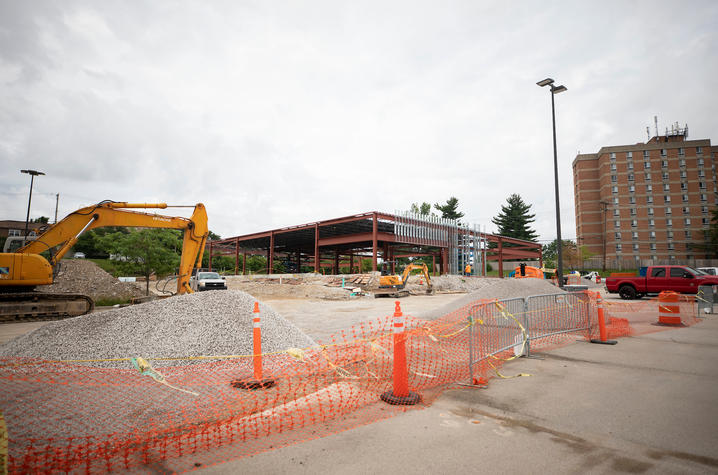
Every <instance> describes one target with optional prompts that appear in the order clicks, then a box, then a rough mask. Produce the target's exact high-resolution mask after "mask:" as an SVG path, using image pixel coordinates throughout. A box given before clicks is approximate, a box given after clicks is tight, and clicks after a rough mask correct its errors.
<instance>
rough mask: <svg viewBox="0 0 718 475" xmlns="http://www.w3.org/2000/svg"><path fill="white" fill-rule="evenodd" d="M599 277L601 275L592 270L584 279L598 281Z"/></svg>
mask: <svg viewBox="0 0 718 475" xmlns="http://www.w3.org/2000/svg"><path fill="white" fill-rule="evenodd" d="M598 275H599V274H598V272H596V271H595V270H592V271H591V272H589V273H587V274H586V275H584V276H583V278H584V279H588V280H596V276H598Z"/></svg>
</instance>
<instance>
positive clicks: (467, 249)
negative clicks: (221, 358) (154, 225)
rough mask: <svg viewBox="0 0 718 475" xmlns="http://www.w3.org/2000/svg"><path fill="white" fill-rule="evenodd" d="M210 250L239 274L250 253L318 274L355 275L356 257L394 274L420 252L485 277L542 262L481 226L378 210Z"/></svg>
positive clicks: (216, 244) (536, 247)
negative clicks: (490, 270)
mask: <svg viewBox="0 0 718 475" xmlns="http://www.w3.org/2000/svg"><path fill="white" fill-rule="evenodd" d="M207 252H208V253H209V258H210V267H211V263H212V258H213V256H215V255H225V256H234V258H235V269H234V272H235V274H238V273H239V272H240V268H241V273H242V274H245V273H246V259H247V255H254V254H262V255H266V257H267V273H270V274H271V273H272V269H273V267H274V259H275V257H278V256H284V257H286V258H288V259H290V260H291V262H293V263H294V264H295V265H296V268H297V271H299V270H300V269H301V267H302V265H305V266H307V265H308V266H310V267H314V271H315V272H320V270H321V269H322V267H331V269H332V273H335V274H336V273H338V272H339V269H340V266H341V264H342V263H344V265H348V266H349V267H350V270H349V271H350V273H352V272H353V271H354V268H355V267H357V266H356V265H355V259H358V260H359V266H358V267H359V271H358V272H361V260H362V259H371V261H372V270H374V271H376V270H377V263H378V259H379V257H381V259H382V260H383V261H387V262H391V263H392V269H391V270H392V272H394V271H395V269H394V263H393V261H394V260H395V259H396V258H399V257H420V256H424V257H428V256H431V257H432V262H433V264H434V266H433V269H434V272H435V273H436V269H437V264H438V265H439V267H440V268H441V274H449V273H450V274H460V273H461V271H462V270H463V266H464V265H465V263H467V262H468V263H471V264H472V265H473V266H474V269H475V274H478V275H485V274H486V272H485V269H486V267H485V263H486V262H487V261H498V271H499V277H503V271H504V269H503V261H504V260H505V259H510V260H517V259H518V260H522V259H538V260H539V263H540V264H539V265H540V266H542V254H541V245H540V244H538V243H535V242H531V241H524V240H521V239H514V238H509V237H505V236H498V235H494V234H487V233H483V232H481V231H480V228H478V227H477V226H473V227H469V226H467V225H465V224H462V223H459V222H457V221H455V220H450V219H444V218H439V217H437V216H426V215H419V214H415V213H394V214H392V213H383V212H379V211H370V212H367V213H361V214H355V215H353V216H345V217H342V218H335V219H329V220H324V221H316V222H312V223H307V224H301V225H298V226H288V227H284V228H279V229H272V230H269V231H263V232H258V233H252V234H245V235H241V236H234V237H230V238H226V239H220V240H214V241H208V242H207ZM240 254H242V256H243V258H242V261H241V262H242V265H241V266H240V259H239V256H240ZM327 260H328V261H329V262H326V261H327ZM322 261H324V263H322Z"/></svg>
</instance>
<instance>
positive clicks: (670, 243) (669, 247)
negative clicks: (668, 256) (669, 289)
mask: <svg viewBox="0 0 718 475" xmlns="http://www.w3.org/2000/svg"><path fill="white" fill-rule="evenodd" d="M674 249H675V246H674V245H673V243H672V242H669V243H668V250H669V251H672V250H674ZM672 269H675V267H673V268H672Z"/></svg>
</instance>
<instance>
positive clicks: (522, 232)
mask: <svg viewBox="0 0 718 475" xmlns="http://www.w3.org/2000/svg"><path fill="white" fill-rule="evenodd" d="M506 203H507V204H506V205H505V206H501V212H500V213H499V214H498V216H496V217H494V218H493V219H492V220H491V222H492V223H494V224H495V225H496V226H497V227H498V228H499V230H498V233H499V234H500V235H502V236H507V237H512V238H516V239H523V240H525V241H536V237H537V234H536V231H534V230H533V229H531V228H530V227H529V224H531V223H533V222H534V221H535V219H534V218H535V217H536V215H535V214H529V210H530V209H531V205H529V204H526V203H524V200H522V199H521V196H519V195H517V194H515V193H514V194H512V195H511V196H509V197H508V198H507V199H506Z"/></svg>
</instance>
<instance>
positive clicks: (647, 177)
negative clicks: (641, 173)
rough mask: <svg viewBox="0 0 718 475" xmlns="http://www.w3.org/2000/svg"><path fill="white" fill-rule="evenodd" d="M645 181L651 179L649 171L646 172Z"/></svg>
mask: <svg viewBox="0 0 718 475" xmlns="http://www.w3.org/2000/svg"><path fill="white" fill-rule="evenodd" d="M646 181H651V174H650V173H646Z"/></svg>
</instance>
